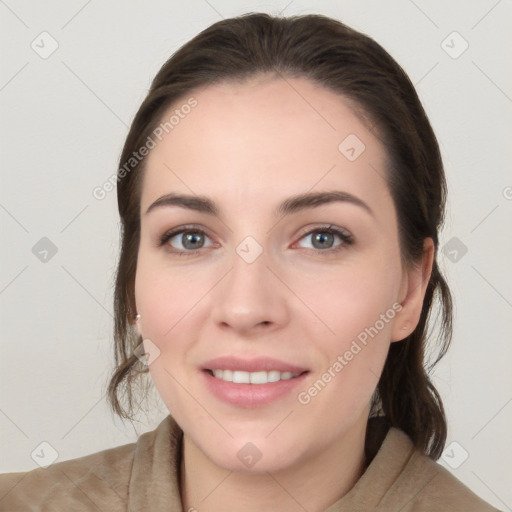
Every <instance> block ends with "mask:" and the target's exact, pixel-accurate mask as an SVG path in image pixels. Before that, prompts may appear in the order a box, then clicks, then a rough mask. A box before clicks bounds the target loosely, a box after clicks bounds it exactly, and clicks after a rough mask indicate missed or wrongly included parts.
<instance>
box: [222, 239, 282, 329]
mask: <svg viewBox="0 0 512 512" xmlns="http://www.w3.org/2000/svg"><path fill="white" fill-rule="evenodd" d="M231 261H232V264H231V271H230V272H229V273H228V275H227V276H226V278H225V279H223V282H222V283H221V285H220V286H219V288H218V290H217V294H216V300H215V308H214V315H213V316H214V320H215V322H216V323H218V324H222V325H229V326H231V327H232V328H233V329H235V330H238V331H249V330H250V329H252V328H255V327H256V326H259V325H260V324H265V325H268V324H275V325H278V324H283V323H284V322H285V321H286V316H287V313H286V305H285V304H286V297H285V293H286V288H285V287H283V286H282V285H280V283H279V281H278V280H277V279H276V278H275V276H274V275H273V273H272V272H271V271H270V270H269V269H268V268H267V266H270V265H271V262H270V261H269V258H268V257H267V251H265V250H264V248H263V246H262V245H260V244H259V243H258V242H257V241H256V240H255V239H254V238H253V237H246V238H245V239H243V240H242V242H240V243H239V245H238V246H237V247H236V249H235V252H234V254H233V258H232V260H231Z"/></svg>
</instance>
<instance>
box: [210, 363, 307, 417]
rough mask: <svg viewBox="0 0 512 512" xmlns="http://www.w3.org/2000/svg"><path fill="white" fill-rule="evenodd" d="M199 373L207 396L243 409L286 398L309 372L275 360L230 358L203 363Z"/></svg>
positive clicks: (288, 397)
mask: <svg viewBox="0 0 512 512" xmlns="http://www.w3.org/2000/svg"><path fill="white" fill-rule="evenodd" d="M201 370H202V371H201V374H202V375H203V376H204V377H203V379H204V380H203V383H204V385H205V386H206V389H207V390H208V391H209V392H210V393H212V394H213V395H214V396H215V397H216V398H217V399H219V400H221V401H222V402H224V403H227V404H229V405H231V406H235V407H242V408H246V409H248V408H255V407H263V406H266V405H269V404H271V403H274V402H277V401H278V400H282V399H285V398H287V399H290V397H291V396H292V395H293V393H292V392H293V390H295V389H297V387H299V386H300V385H301V383H302V385H303V384H304V381H305V379H306V376H307V375H308V374H309V373H310V370H309V369H307V368H304V367H300V366H296V365H292V364H289V363H286V362H284V361H280V360H277V359H271V358H266V357H265V358H257V359H251V360H248V359H242V358H236V357H232V356H226V357H218V358H216V359H213V360H211V361H207V362H206V363H205V364H204V365H203V366H202V368H201Z"/></svg>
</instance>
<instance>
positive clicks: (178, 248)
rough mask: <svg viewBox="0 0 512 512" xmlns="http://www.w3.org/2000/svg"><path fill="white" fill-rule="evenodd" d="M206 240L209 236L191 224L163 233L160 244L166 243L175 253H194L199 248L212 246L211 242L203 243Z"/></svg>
mask: <svg viewBox="0 0 512 512" xmlns="http://www.w3.org/2000/svg"><path fill="white" fill-rule="evenodd" d="M207 240H210V238H209V237H208V235H207V234H206V233H205V232H204V231H203V230H202V229H198V228H195V227H193V226H184V227H183V226H182V227H181V228H176V229H173V230H171V231H167V232H166V233H164V234H163V235H162V237H161V239H160V245H165V244H167V245H168V246H170V248H171V250H172V252H176V253H177V254H183V253H194V252H196V251H198V250H199V249H204V248H205V247H211V246H213V243H210V244H209V245H205V241H207Z"/></svg>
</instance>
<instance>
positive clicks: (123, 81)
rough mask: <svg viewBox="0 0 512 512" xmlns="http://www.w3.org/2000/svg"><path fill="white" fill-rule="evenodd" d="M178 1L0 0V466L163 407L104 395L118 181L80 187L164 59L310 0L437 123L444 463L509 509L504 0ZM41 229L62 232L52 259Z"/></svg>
mask: <svg viewBox="0 0 512 512" xmlns="http://www.w3.org/2000/svg"><path fill="white" fill-rule="evenodd" d="M183 5H185V4H184V3H183V2H178V1H163V0H161V1H158V0H153V1H150V2H122V1H121V0H116V1H109V2H98V1H89V2H87V1H84V0H76V1H67V2H56V1H49V2H44V4H43V3H40V2H36V1H23V0H22V1H18V2H14V1H13V0H6V1H1V2H0V15H1V18H0V20H1V21H0V23H1V25H0V27H1V29H0V38H1V43H2V47H1V58H2V68H1V73H0V105H1V119H2V123H1V135H0V141H1V168H2V188H1V195H0V223H1V229H2V257H1V266H0V304H1V322H0V326H1V343H2V346H1V354H2V357H1V363H0V370H1V377H0V379H1V382H0V383H1V394H0V429H1V431H0V433H1V439H2V446H1V457H0V471H1V472H6V471H21V470H28V469H31V468H34V467H36V463H35V462H34V460H32V458H31V456H30V454H31V453H32V452H33V450H34V449H35V448H36V447H38V446H39V444H40V443H41V442H42V441H46V442H48V443H50V444H51V445H52V446H53V447H54V448H55V450H56V451H57V452H58V456H59V459H58V460H66V459H70V458H74V457H78V456H81V455H86V454H89V453H93V452H95V451H99V450H102V449H105V448H109V447H113V446H117V445H121V444H125V443H128V442H133V441H135V440H136V438H137V434H138V433H142V432H144V431H147V430H152V429H153V428H155V427H156V425H157V424H158V423H159V421H160V420H161V419H162V418H164V417H165V415H166V414H167V411H166V409H165V407H164V406H163V405H161V403H159V402H158V400H156V401H155V403H154V404H153V405H152V406H151V409H150V413H149V415H141V417H140V423H138V424H136V431H135V430H134V429H133V427H132V426H131V425H130V424H129V423H123V422H121V421H120V420H118V419H115V418H114V417H113V416H112V414H111V413H110V411H109V409H108V408H107V404H106V400H105V390H106V385H107V380H108V376H109V373H110V371H111V368H112V360H113V356H112V341H111V331H112V283H113V272H114V270H115V265H116V258H117V251H118V218H117V205H116V194H115V191H113V192H111V193H110V194H107V197H106V198H105V199H103V200H101V201H100V200H97V199H95V198H94V197H93V195H92V190H93V189H94V188H95V187H97V186H101V185H102V184H103V183H104V182H105V181H106V180H107V179H108V178H109V177H110V176H111V175H112V174H113V173H115V172H116V168H117V160H118V158H119V154H120V151H121V147H122V144H123V143H124V138H125V136H126V134H127V130H128V126H129V124H130V122H131V120H132V118H133V116H134V114H135V112H136V110H137V109H138V106H139V105H140V102H141V101H142V99H143V98H144V96H145V94H146V92H147V89H148V87H149V84H150V81H151V80H152V78H153V77H154V75H155V74H156V72H157V71H158V69H159V68H160V67H161V65H162V64H163V63H164V62H165V61H166V60H167V58H168V57H169V56H170V55H171V54H172V53H173V52H174V51H175V50H177V49H178V48H179V47H180V46H181V45H182V44H184V43H185V42H186V41H188V40H189V39H190V38H192V37H193V36H194V35H196V34H197V33H198V32H199V31H200V30H202V29H204V28H206V27H207V26H208V25H210V24H212V23H214V22H216V21H218V20H220V19H221V18H223V17H224V18H227V17H231V16H236V15H239V14H242V13H245V12H249V11H265V12H269V13H272V14H278V13H280V12H281V13H282V14H283V15H293V14H305V13H322V14H326V15H329V16H332V17H335V18H337V19H339V20H341V21H343V22H345V23H347V24H348V25H350V26H352V27H353V28H355V29H357V30H360V31H362V32H364V33H366V34H368V35H370V36H371V37H373V38H374V39H376V40H377V41H378V42H379V43H380V44H381V45H382V46H384V48H385V49H386V50H388V51H389V53H390V54H391V55H392V56H393V57H394V58H395V59H396V60H397V61H398V62H399V63H400V64H401V65H402V66H403V67H404V69H405V70H406V72H407V73H408V74H409V76H410V77H411V80H412V81H413V83H414V84H415V85H416V87H417V90H418V94H419V96H420V98H421V100H422V102H423V104H424V106H425V109H426V111H427V114H428V115H429V118H430V120H431V123H432V125H433V128H434V131H435V132H436V134H437V136H438V139H439V142H440V145H441V150H442V154H443V158H444V162H445V167H446V173H447V179H448V185H449V211H448V217H447V222H446V228H445V229H444V231H443V233H442V237H441V251H440V253H441V254H440V264H441V268H442V269H443V270H444V271H445V273H446V275H447V278H448V281H449V284H450V285H451V288H452V291H453V295H454V298H455V301H456V317H455V330H454V340H453V344H452V348H451V350H450V352H449V354H448V355H447V356H446V358H445V359H444V360H443V361H442V363H441V364H440V365H439V366H438V367H437V369H436V371H435V374H434V382H435V384H436V385H437V387H438V389H439V391H440V392H441V394H442V397H443V399H444V403H445V406H446V410H447V414H448V419H449V435H448V443H447V446H449V450H448V451H447V453H445V456H444V458H443V459H441V460H440V461H439V462H440V463H441V464H443V465H444V466H446V467H448V468H449V469H450V471H452V472H453V473H454V474H455V475H456V476H457V478H459V479H460V480H462V481H463V482H464V483H465V484H466V485H468V486H469V487H470V488H471V489H473V490H474V491H475V492H476V493H477V494H479V495H480V496H482V497H483V498H484V499H485V500H487V501H489V502H490V503H491V504H493V505H494V506H496V507H498V508H500V509H501V510H512V489H511V487H510V482H511V480H512V478H511V477H512V470H511V469H510V461H511V460H512V442H511V432H512V372H511V371H510V366H511V361H512V343H511V341H512V339H511V334H510V333H511V328H512V266H511V265H510V254H511V253H512V237H511V236H510V235H511V229H510V228H511V221H512V188H511V187H512V173H511V169H510V163H511V161H512V149H511V146H512V145H511V142H510V141H511V139H510V135H511V127H512V67H511V66H510V62H511V48H512V33H511V32H510V20H511V19H512V3H511V2H510V1H509V0H508V1H507V0H501V1H497V0H479V1H467V0H466V1H462V0H459V1H451V2H446V1H441V0H438V1H428V2H427V1H425V0H414V1H408V0H403V1H382V0H378V1H361V0H359V1H356V0H354V1H348V0H347V1H318V0H317V1H315V2H314V3H313V2H312V1H300V0H295V1H291V2H290V0H284V1H274V2H256V1H254V2H250V1H234V0H229V1H228V0H208V1H206V0H190V1H188V2H187V3H186V7H183ZM45 31H46V32H48V33H49V34H50V35H51V38H53V39H54V40H55V41H57V43H58V48H57V50H56V51H55V52H54V53H53V54H52V55H50V56H49V57H47V58H42V57H41V56H40V55H39V54H38V53H37V52H36V51H35V50H34V49H33V48H32V46H31V45H33V46H36V47H37V45H38V46H39V48H40V50H39V51H43V50H42V47H43V46H44V48H46V50H47V51H48V50H49V49H51V39H50V38H49V37H48V36H47V35H43V36H40V34H41V33H42V32H45ZM454 31H456V32H457V33H458V35H457V34H453V32H454ZM41 38H45V39H44V42H41V41H42V39H41ZM33 41H34V43H33ZM443 41H444V42H443ZM466 44H467V45H468V48H467V49H466V50H465V51H464V52H463V53H462V54H460V55H458V54H459V53H460V52H461V51H462V50H463V49H464V48H465V46H466ZM450 54H451V55H450ZM455 57H456V58H455ZM43 237H47V238H48V239H49V240H51V242H52V244H53V245H54V246H55V248H56V249H57V252H56V254H54V255H52V253H51V250H50V252H49V254H48V256H47V261H46V262H44V261H41V260H40V257H41V255H40V250H41V249H40V248H41V247H43V248H44V247H46V249H48V242H47V241H43V242H40V240H41V239H42V238H43ZM38 243H39V244H40V245H36V244H38ZM41 244H43V245H41ZM45 244H46V245H45ZM34 246H35V247H36V248H35V249H33V248H34ZM38 249H39V253H38ZM454 251H455V252H454ZM466 251H467V252H466ZM34 253H35V254H34ZM38 254H39V257H38ZM450 443H454V444H450ZM466 454H467V455H468V458H467V459H466V460H464V461H463V459H464V458H465V457H466ZM447 461H448V462H447ZM461 461H463V462H461ZM455 466H458V467H455Z"/></svg>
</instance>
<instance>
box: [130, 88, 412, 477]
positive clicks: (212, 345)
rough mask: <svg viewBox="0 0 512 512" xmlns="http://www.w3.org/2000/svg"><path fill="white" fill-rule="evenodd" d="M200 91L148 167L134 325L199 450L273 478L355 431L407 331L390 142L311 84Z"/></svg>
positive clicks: (168, 400) (158, 382)
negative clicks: (388, 176)
mask: <svg viewBox="0 0 512 512" xmlns="http://www.w3.org/2000/svg"><path fill="white" fill-rule="evenodd" d="M193 96H194V98H195V99H196V101H197V106H195V108H193V109H191V111H190V113H189V114H187V115H186V116H183V118H181V119H180V121H179V124H177V125H175V126H174V128H173V129H172V131H170V132H169V134H168V135H167V136H165V137H164V138H162V140H161V142H159V143H158V144H157V146H156V147H155V148H154V149H152V150H151V152H150V154H149V155H148V157H147V160H146V169H145V176H144V179H143V184H142V191H141V210H140V213H141V238H140V248H139V253H138V264H137V272H136V283H135V301H136V307H137V312H138V313H139V314H140V315H141V318H140V320H139V321H138V322H137V328H138V329H139V332H140V334H141V335H142V337H143V338H145V346H146V348H147V349H148V351H149V352H150V354H151V353H152V354H153V356H150V357H151V359H150V360H152V362H151V364H150V366H149V369H150V373H151V376H152V379H153V381H154V383H155V386H156V388H157V390H158V392H159V394H160V395H161V397H162V399H163V401H164V403H165V404H166V406H167V407H168V409H169V411H170V413H171V414H172V415H173V417H174V418H175V419H176V421H177V422H178V424H179V425H180V426H181V428H182V429H183V430H184V432H185V435H186V436H187V437H188V439H189V440H190V441H191V442H192V443H193V445H194V446H195V447H197V449H198V450H199V451H200V452H202V453H204V454H205V455H206V456H207V457H208V458H209V459H210V460H211V461H213V463H215V464H217V465H218V466H221V467H223V468H227V469H232V470H238V471H255V472H256V471H277V470H279V469H285V468H288V467H292V466H293V465H294V464H299V463H301V462H305V461H307V460H310V459H313V458H314V457H317V456H319V454H321V453H323V452H326V451H328V450H332V449H334V448H335V447H336V446H339V445H340V443H342V442H343V440H344V439H347V437H348V436H349V434H350V435H352V434H353V433H354V432H359V433H361V432H363V435H364V428H365V426H366V421H367V417H368V408H369V402H370V400H371V397H372V394H373V392H374V389H375V387H376V385H377V382H378V379H379V376H380V374H381V370H382V367H383V365H384V362H385V359H386V355H387V352H388V349H389V345H390V343H391V342H392V341H396V340H399V339H402V338H404V337H405V336H407V335H408V334H410V332H411V330H412V328H413V327H414V325H411V322H410V317H407V314H409V313H407V308H406V306H405V305H404V306H403V307H402V306H400V305H399V304H400V303H401V302H405V303H406V302H407V300H408V299H407V293H408V286H410V284H411V282H412V280H411V275H408V274H407V273H406V272H405V271H404V269H403V268H402V267H401V264H400V250H399V242H398V225H397V218H396V212H395V208H394V204H393V201H392V198H391V196H390V192H389V189H388V187H387V185H386V183H385V181H384V175H385V170H384V161H385V158H386V149H385V148H384V147H383V146H382V145H381V142H380V141H379V139H378V138H376V137H375V136H374V135H373V134H372V133H371V132H370V131H369V130H368V129H367V128H366V126H365V124H364V123H363V122H362V121H361V120H360V119H359V118H358V117H357V115H356V114H355V113H354V112H353V111H352V110H351V108H350V107H349V104H348V103H347V102H346V101H345V100H344V99H343V98H342V97H340V96H339V95H337V94H334V93H332V92H330V91H328V90H326V89H324V88H321V87H318V86H316V85H314V84H313V83H310V82H309V81H307V80H305V79H288V80H287V81H284V80H282V79H258V80H256V79H253V80H251V81H250V82H246V83H244V84H219V85H215V86H211V87H209V88H206V89H203V90H200V91H197V92H196V93H194V94H193ZM184 103H186V99H185V100H183V104H184ZM180 105H181V103H180ZM180 105H174V106H173V108H172V109H170V111H169V115H166V116H164V117H165V118H166V119H167V118H168V117H170V115H171V114H172V112H171V111H172V110H175V109H176V108H179V107H180ZM363 145H364V146H363ZM321 193H332V194H330V195H324V196H318V198H317V200H316V201H315V200H311V199H310V200H307V199H306V198H307V197H308V196H310V197H312V196H313V195H318V194H321ZM171 195H173V196H172V197H171ZM181 195H184V196H190V199H189V200H182V199H181V200H180V199H177V198H176V196H181ZM199 198H200V199H202V200H207V202H208V203H207V204H206V203H205V201H202V202H201V201H199V200H198V199H199ZM212 211H213V213H212ZM406 313H407V314H406ZM408 326H409V327H408ZM233 380H234V381H233ZM269 381H271V382H269ZM351 433H352V434H351ZM248 443H251V444H248ZM248 456H249V458H250V457H251V456H252V457H256V459H258V458H259V460H258V462H257V463H256V464H254V465H251V463H250V462H249V460H250V459H249V458H248Z"/></svg>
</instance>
